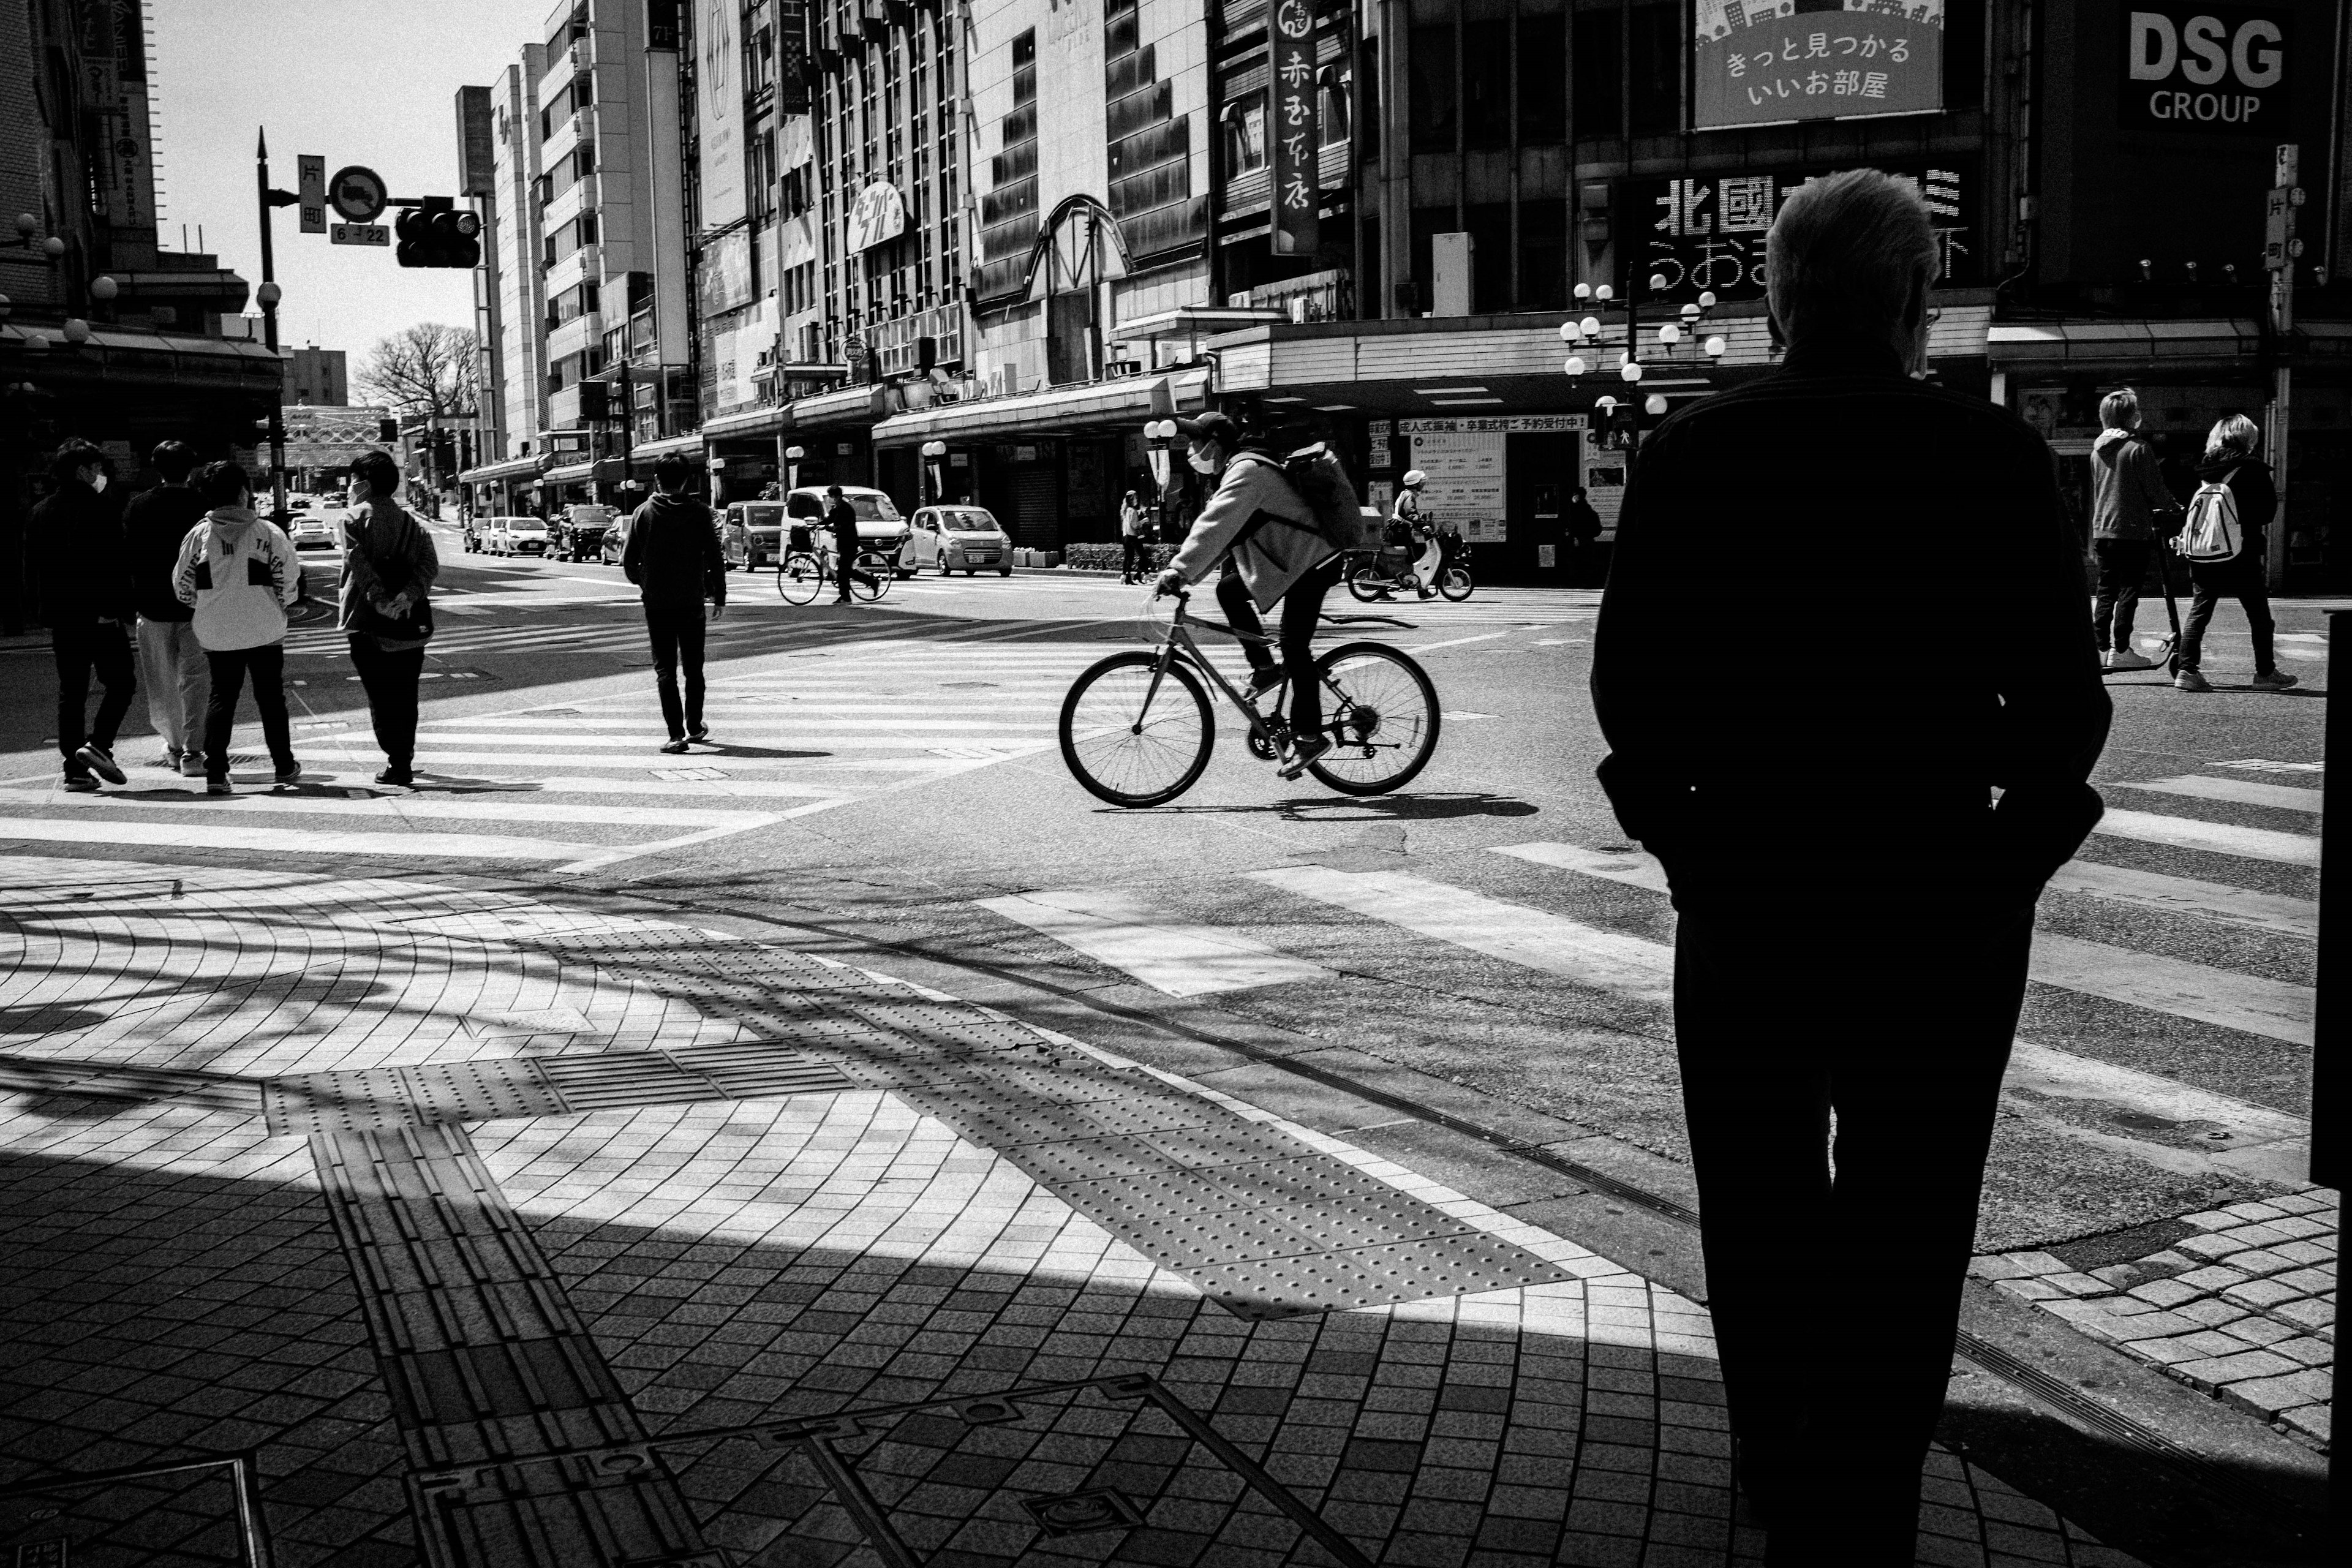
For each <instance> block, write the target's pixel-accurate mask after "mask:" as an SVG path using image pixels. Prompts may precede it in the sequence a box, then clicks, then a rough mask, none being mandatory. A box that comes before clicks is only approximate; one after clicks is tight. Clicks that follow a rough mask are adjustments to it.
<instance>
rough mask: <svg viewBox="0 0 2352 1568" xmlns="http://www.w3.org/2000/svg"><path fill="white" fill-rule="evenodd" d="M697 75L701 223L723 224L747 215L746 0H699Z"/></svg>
mask: <svg viewBox="0 0 2352 1568" xmlns="http://www.w3.org/2000/svg"><path fill="white" fill-rule="evenodd" d="M698 4H699V5H701V7H702V10H701V14H700V21H699V22H698V25H697V26H696V27H695V30H694V52H695V56H696V58H695V67H696V69H695V77H696V79H697V81H698V83H699V84H700V96H701V100H702V101H701V105H700V108H701V110H702V117H701V125H700V128H699V131H698V134H699V135H700V136H701V138H702V226H703V228H704V229H706V230H709V229H714V228H724V227H726V226H728V225H729V224H730V223H733V222H734V221H735V220H736V219H737V218H740V217H741V216H743V214H744V211H745V208H744V205H743V200H744V192H743V73H742V65H743V58H742V57H743V40H742V37H741V30H740V18H739V17H738V16H737V15H736V13H737V12H738V11H739V10H740V6H741V0H698Z"/></svg>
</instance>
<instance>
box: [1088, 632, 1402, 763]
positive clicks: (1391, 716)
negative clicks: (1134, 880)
mask: <svg viewBox="0 0 2352 1568" xmlns="http://www.w3.org/2000/svg"><path fill="white" fill-rule="evenodd" d="M1156 596H1157V595H1155V597H1156ZM1174 598H1175V600H1176V610H1175V615H1174V617H1173V618H1172V619H1171V621H1170V622H1169V624H1168V628H1167V633H1166V636H1165V638H1164V640H1163V641H1162V642H1161V643H1160V647H1159V648H1157V649H1156V650H1153V651H1150V652H1146V651H1144V650H1142V649H1135V650H1132V651H1129V652H1127V653H1115V654H1113V655H1111V656H1110V657H1109V658H1106V659H1103V660H1101V661H1099V662H1098V663H1097V664H1095V665H1093V666H1092V667H1090V668H1087V670H1086V671H1084V672H1083V673H1082V674H1080V675H1079V677H1078V679H1077V680H1076V683H1075V684H1074V685H1073V686H1072V687H1071V688H1070V694H1069V696H1068V697H1066V698H1065V699H1064V700H1063V702H1062V716H1061V724H1060V734H1061V742H1062V761H1063V762H1064V763H1066V764H1067V766H1068V767H1069V770H1070V773H1071V774H1072V776H1074V777H1075V778H1076V780H1077V781H1078V783H1079V784H1082V785H1084V786H1085V787H1086V789H1087V793H1088V794H1090V795H1094V796H1096V797H1097V799H1101V800H1107V801H1108V802H1110V803H1111V804H1112V805H1118V806H1127V807H1130V808H1135V807H1142V806H1151V805H1165V804H1166V803H1167V802H1169V801H1171V800H1174V799H1175V798H1176V797H1177V796H1178V795H1182V794H1183V793H1184V792H1185V791H1186V790H1188V789H1190V788H1192V785H1193V784H1194V783H1195V782H1197V781H1198V780H1199V778H1200V776H1201V773H1202V770H1204V769H1205V768H1207V767H1208V765H1209V752H1210V751H1211V750H1212V749H1213V747H1214V745H1215V743H1216V738H1217V730H1216V715H1215V712H1214V710H1213V708H1212V706H1211V704H1210V701H1209V696H1208V692H1207V691H1206V690H1205V689H1202V684H1201V678H1202V676H1204V675H1205V676H1206V677H1208V679H1209V680H1210V681H1211V682H1212V683H1213V684H1214V685H1215V687H1216V688H1217V689H1218V690H1219V691H1222V692H1223V694H1224V696H1225V700H1227V701H1229V702H1231V703H1232V704H1233V705H1234V707H1236V708H1238V709H1240V710H1241V711H1242V714H1243V716H1244V718H1245V719H1246V720H1247V721H1248V722H1249V735H1248V743H1249V748H1250V752H1251V754H1252V755H1254V756H1255V757H1257V758H1258V760H1259V761H1261V762H1272V761H1274V760H1275V759H1276V758H1277V757H1279V756H1280V755H1281V754H1282V752H1283V751H1284V750H1285V749H1286V748H1287V747H1288V745H1289V743H1290V741H1291V733H1290V726H1289V723H1288V721H1287V720H1286V719H1285V718H1284V717H1283V715H1284V713H1285V712H1286V709H1287V705H1286V703H1285V701H1284V697H1285V696H1286V692H1287V690H1288V687H1289V682H1288V680H1285V681H1284V682H1283V683H1282V684H1281V685H1278V686H1276V687H1274V688H1273V689H1270V690H1267V691H1265V692H1260V693H1257V694H1256V695H1255V697H1253V695H1252V694H1250V693H1248V692H1246V691H1244V690H1243V689H1240V688H1239V687H1236V686H1235V685H1234V683H1233V682H1231V681H1229V680H1227V679H1225V678H1224V677H1223V675H1222V674H1220V673H1218V671H1217V668H1216V667H1215V666H1214V665H1213V664H1211V663H1210V662H1209V660H1208V659H1207V658H1206V657H1204V656H1203V655H1202V652H1201V647H1200V644H1199V643H1198V642H1196V641H1195V640H1194V639H1193V637H1192V632H1191V630H1190V629H1189V628H1190V627H1192V626H1205V627H1207V628H1209V629H1210V630H1212V631H1218V632H1223V633H1224V634H1226V635H1227V636H1229V637H1236V638H1239V639H1241V640H1243V641H1244V642H1255V643H1257V644H1259V645H1260V646H1262V647H1263V646H1265V645H1267V644H1270V643H1272V642H1273V640H1274V639H1273V638H1272V637H1265V636H1260V635H1256V634H1253V633H1249V632H1244V631H1242V630H1240V629H1238V628H1236V627H1234V626H1227V625H1225V624H1224V623H1223V622H1221V621H1212V620H1205V619H1201V618H1197V617H1193V616H1189V615H1188V614H1187V613H1186V612H1187V608H1188V606H1189V605H1190V604H1191V601H1192V595H1190V594H1189V593H1183V592H1179V593H1178V594H1176V595H1174ZM1314 676H1315V679H1317V680H1319V681H1320V682H1322V685H1323V698H1324V715H1323V726H1322V733H1323V734H1325V735H1328V737H1329V738H1330V740H1331V742H1332V743H1331V749H1330V750H1329V751H1327V752H1324V753H1323V754H1322V755H1321V756H1319V757H1318V758H1317V759H1316V760H1315V761H1313V762H1311V763H1307V770H1306V771H1307V772H1308V773H1313V774H1314V775H1315V776H1316V777H1317V778H1318V779H1319V780H1320V781H1322V782H1323V783H1324V784H1328V785H1329V786H1330V787H1331V788H1333V789H1336V790H1338V791H1339V793H1340V794H1342V795H1385V794H1387V793H1388V792H1389V791H1391V790H1395V789H1402V787H1404V785H1406V784H1410V783H1412V779H1413V777H1414V775H1416V774H1417V773H1420V772H1421V770H1422V769H1423V767H1425V766H1427V765H1428V763H1429V758H1430V754H1431V753H1432V752H1434V751H1435V750H1436V749H1437V733H1438V709H1437V688H1436V687H1435V686H1434V685H1433V684H1432V683H1431V681H1430V679H1429V674H1428V672H1427V671H1426V670H1424V669H1423V668H1421V666H1420V665H1418V664H1416V663H1414V662H1413V660H1412V658H1409V657H1407V656H1406V655H1405V654H1404V653H1403V652H1402V651H1401V650H1399V649H1397V648H1392V647H1388V646H1387V645H1386V644H1383V643H1375V642H1353V643H1342V644H1341V645H1340V646H1339V647H1335V648H1333V649H1331V650H1330V651H1329V652H1328V653H1325V654H1323V655H1321V656H1320V657H1318V658H1317V659H1316V660H1315V666H1314ZM1261 701H1263V702H1264V703H1265V706H1264V708H1263V709H1261V707H1260V706H1259V703H1260V702H1261Z"/></svg>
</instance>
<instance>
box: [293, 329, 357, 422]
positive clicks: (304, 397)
mask: <svg viewBox="0 0 2352 1568" xmlns="http://www.w3.org/2000/svg"><path fill="white" fill-rule="evenodd" d="M280 352H281V353H284V354H285V356H286V391H285V402H286V404H287V405H288V406H289V407H292V406H295V405H299V404H304V403H307V404H310V405H311V406H313V407H315V408H341V407H345V406H347V405H349V404H350V403H351V400H352V386H351V380H350V376H349V374H348V371H349V367H348V363H347V356H346V355H345V354H344V353H343V351H342V350H341V349H322V348H320V346H319V345H318V344H316V343H304V344H303V345H302V346H301V347H300V348H295V349H285V350H281V351H280Z"/></svg>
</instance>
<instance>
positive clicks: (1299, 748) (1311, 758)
mask: <svg viewBox="0 0 2352 1568" xmlns="http://www.w3.org/2000/svg"><path fill="white" fill-rule="evenodd" d="M1330 749H1331V737H1330V736H1328V735H1307V736H1304V737H1302V738H1300V739H1297V740H1295V741H1293V742H1291V744H1290V757H1289V759H1288V760H1287V761H1286V762H1285V763H1283V764H1282V766H1281V767H1280V768H1279V769H1277V770H1276V773H1277V775H1278V776H1279V777H1282V778H1286V779H1295V778H1297V776H1298V775H1299V774H1301V773H1305V772H1306V771H1307V763H1313V762H1318V761H1320V760H1321V759H1322V756H1323V753H1324V752H1328V751H1329V750H1330Z"/></svg>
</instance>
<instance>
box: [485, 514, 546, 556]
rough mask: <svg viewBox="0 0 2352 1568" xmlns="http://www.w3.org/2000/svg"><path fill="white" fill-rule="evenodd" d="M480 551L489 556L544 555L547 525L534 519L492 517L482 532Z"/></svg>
mask: <svg viewBox="0 0 2352 1568" xmlns="http://www.w3.org/2000/svg"><path fill="white" fill-rule="evenodd" d="M482 549H483V551H484V552H485V553H487V554H490V555H544V554H546V553H547V524H546V523H544V522H542V521H540V520H539V519H538V518H535V517H494V518H492V519H490V520H489V525H488V527H487V528H486V529H484V530H483V531H482Z"/></svg>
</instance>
